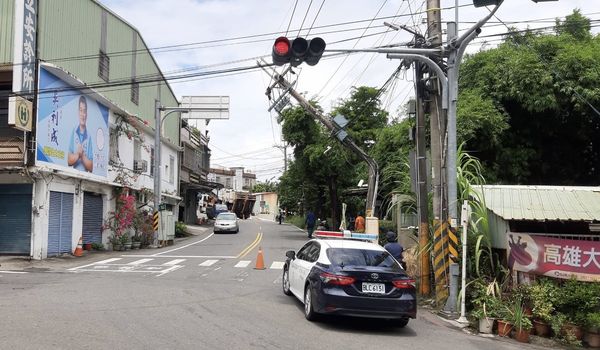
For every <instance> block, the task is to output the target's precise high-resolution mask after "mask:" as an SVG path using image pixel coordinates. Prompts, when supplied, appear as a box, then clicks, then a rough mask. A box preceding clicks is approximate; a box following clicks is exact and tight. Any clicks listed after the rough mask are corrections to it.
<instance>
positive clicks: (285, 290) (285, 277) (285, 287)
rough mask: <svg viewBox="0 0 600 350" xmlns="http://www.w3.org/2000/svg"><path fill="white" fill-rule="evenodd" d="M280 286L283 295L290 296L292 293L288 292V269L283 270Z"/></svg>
mask: <svg viewBox="0 0 600 350" xmlns="http://www.w3.org/2000/svg"><path fill="white" fill-rule="evenodd" d="M281 285H282V288H283V294H285V295H292V291H291V290H290V272H289V271H288V268H287V267H286V268H284V269H283V278H282V279H281Z"/></svg>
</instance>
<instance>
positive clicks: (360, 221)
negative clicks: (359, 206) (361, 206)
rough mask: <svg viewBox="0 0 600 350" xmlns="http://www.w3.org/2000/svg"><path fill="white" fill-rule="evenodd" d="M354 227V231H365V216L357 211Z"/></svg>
mask: <svg viewBox="0 0 600 350" xmlns="http://www.w3.org/2000/svg"><path fill="white" fill-rule="evenodd" d="M354 229H355V230H356V232H365V218H364V217H363V216H362V214H361V213H359V214H358V215H357V216H356V219H355V220H354Z"/></svg>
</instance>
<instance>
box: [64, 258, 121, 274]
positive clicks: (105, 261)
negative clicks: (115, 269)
mask: <svg viewBox="0 0 600 350" xmlns="http://www.w3.org/2000/svg"><path fill="white" fill-rule="evenodd" d="M121 259H122V258H110V259H106V260H100V261H96V262H93V263H91V264H87V265H82V266H77V267H73V268H70V269H68V270H67V271H75V270H79V269H83V268H86V267H90V266H94V265H101V264H108V263H111V262H113V261H119V260H121Z"/></svg>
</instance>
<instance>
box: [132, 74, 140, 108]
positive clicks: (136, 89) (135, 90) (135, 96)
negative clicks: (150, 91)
mask: <svg viewBox="0 0 600 350" xmlns="http://www.w3.org/2000/svg"><path fill="white" fill-rule="evenodd" d="M139 101H140V83H138V82H137V81H135V79H132V80H131V102H133V103H135V104H136V105H138V104H139Z"/></svg>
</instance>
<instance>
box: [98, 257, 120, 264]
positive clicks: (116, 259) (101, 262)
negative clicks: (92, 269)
mask: <svg viewBox="0 0 600 350" xmlns="http://www.w3.org/2000/svg"><path fill="white" fill-rule="evenodd" d="M121 259H123V258H111V259H106V260H100V261H96V262H95V263H94V264H108V263H111V262H113V261H119V260H121Z"/></svg>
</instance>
